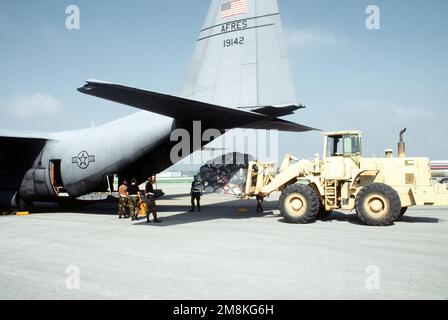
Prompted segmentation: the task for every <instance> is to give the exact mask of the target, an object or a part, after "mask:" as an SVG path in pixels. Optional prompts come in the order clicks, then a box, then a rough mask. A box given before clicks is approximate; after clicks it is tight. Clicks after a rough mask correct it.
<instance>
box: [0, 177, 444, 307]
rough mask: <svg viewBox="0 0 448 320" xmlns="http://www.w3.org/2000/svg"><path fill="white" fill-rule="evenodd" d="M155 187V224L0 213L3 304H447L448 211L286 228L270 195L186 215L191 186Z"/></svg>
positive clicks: (211, 199)
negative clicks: (375, 223)
mask: <svg viewBox="0 0 448 320" xmlns="http://www.w3.org/2000/svg"><path fill="white" fill-rule="evenodd" d="M163 188H164V191H165V192H166V193H167V196H165V197H164V198H163V199H161V200H160V201H158V206H159V216H160V218H161V219H162V220H163V222H162V223H161V224H153V223H152V224H149V225H147V224H146V221H145V220H144V219H142V220H140V221H137V222H132V221H130V220H119V219H118V218H117V215H116V207H115V205H111V204H107V205H103V204H101V205H99V204H97V205H94V206H91V207H88V208H86V209H83V210H72V212H60V211H61V209H58V208H57V207H54V206H51V205H44V206H40V207H37V208H36V209H35V211H34V212H32V214H31V215H29V216H20V217H19V216H0V241H1V246H0V299H114V300H123V299H125V300H129V299H131V300H140V299H150V300H160V299H168V300H171V299H181V300H182V299H216V300H230V299H274V300H278V299H287V300H290V299H442V300H446V299H448V208H436V207H425V208H422V207H419V208H412V209H410V210H409V211H408V213H407V214H406V215H405V216H404V217H403V218H402V219H401V220H400V221H397V222H396V223H395V224H394V225H392V226H388V227H369V226H365V225H362V224H361V223H360V222H359V220H358V218H357V217H356V215H355V214H353V213H342V212H335V213H333V214H332V215H331V216H330V218H329V219H327V220H325V221H320V220H319V221H316V222H315V223H313V224H309V225H294V224H288V223H285V221H284V220H283V219H282V217H281V216H280V215H279V212H278V210H277V209H276V208H277V202H276V201H275V198H273V199H271V200H268V201H266V202H265V209H266V212H265V213H263V214H260V213H256V212H255V207H256V205H255V201H253V200H252V201H243V200H237V199H235V198H232V197H226V196H220V195H215V194H213V195H207V196H204V197H203V208H202V212H195V213H191V212H188V210H189V209H190V208H189V195H188V191H189V185H188V184H173V185H168V184H167V185H165V186H163ZM241 208H248V211H247V212H243V211H244V210H243V211H242V210H239V209H241Z"/></svg>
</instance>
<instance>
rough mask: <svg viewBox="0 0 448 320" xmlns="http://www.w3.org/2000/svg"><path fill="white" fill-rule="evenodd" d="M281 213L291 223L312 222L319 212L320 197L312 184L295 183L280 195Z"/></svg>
mask: <svg viewBox="0 0 448 320" xmlns="http://www.w3.org/2000/svg"><path fill="white" fill-rule="evenodd" d="M279 202H280V213H281V214H282V215H283V217H284V218H285V219H286V221H287V222H289V223H311V222H313V221H314V220H316V216H317V214H318V212H319V203H320V200H319V197H318V196H317V194H316V192H315V191H314V190H313V188H311V187H310V186H307V185H304V184H293V185H290V186H288V187H287V188H286V189H285V190H283V192H282V194H281V196H280V200H279Z"/></svg>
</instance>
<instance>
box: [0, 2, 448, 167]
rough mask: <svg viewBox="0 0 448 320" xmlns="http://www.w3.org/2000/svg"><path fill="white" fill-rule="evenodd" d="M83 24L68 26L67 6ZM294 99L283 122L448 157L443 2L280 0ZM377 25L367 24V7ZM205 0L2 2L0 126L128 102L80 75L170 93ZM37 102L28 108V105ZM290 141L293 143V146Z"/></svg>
mask: <svg viewBox="0 0 448 320" xmlns="http://www.w3.org/2000/svg"><path fill="white" fill-rule="evenodd" d="M71 4H75V5H77V6H79V8H80V10H81V29H80V30H76V31H69V30H67V29H66V28H65V20H66V17H67V15H66V13H65V9H66V7H67V6H68V5H71ZM279 4H280V9H281V13H282V17H283V24H284V29H285V33H286V41H287V44H288V48H289V55H290V60H291V65H292V68H293V73H294V79H295V83H296V87H297V93H298V97H299V100H300V101H302V102H304V103H306V105H307V106H308V108H307V109H306V110H303V111H299V112H298V113H297V114H296V115H294V116H291V117H289V118H288V119H289V120H292V121H297V122H299V123H303V124H308V125H310V126H314V127H317V128H321V129H325V130H334V129H360V130H363V131H364V132H365V142H364V144H365V147H364V150H365V153H366V155H372V154H376V155H381V154H382V153H383V150H384V149H385V148H387V147H392V148H394V149H396V143H397V140H398V131H399V130H400V129H401V127H404V126H407V127H408V128H409V134H408V136H407V140H408V141H407V144H408V151H409V154H410V155H414V156H429V157H430V158H432V159H436V158H437V159H442V158H443V159H446V158H448V139H447V138H448V126H447V125H446V120H447V118H448V103H447V101H448V75H447V72H448V62H447V57H448V32H447V31H448V19H446V15H447V13H448V2H447V1H445V0H430V1H423V0H410V1H404V0H384V1H383V0H381V1H380V0H371V1H363V0H342V1H333V0H313V1H311V0H308V1H304V0H279ZM370 4H374V5H377V6H378V7H379V8H380V10H381V29H380V30H377V31H369V30H367V28H366V27H365V20H366V17H367V15H366V14H365V9H366V7H367V6H368V5H370ZM208 6H209V0H190V1H180V0H176V1H153V0H144V1H143V0H131V1H124V0H107V1H106V0H101V1H100V0H98V1H84V0H82V1H81V0H78V1H76V0H72V1H61V0H42V1H33V2H31V1H24V0H18V1H1V2H0V88H1V89H0V110H1V114H2V116H1V118H0V129H18V130H19V129H20V130H21V129H29V130H39V131H58V130H64V129H75V128H81V127H89V126H90V125H91V123H92V122H94V123H96V125H100V124H103V123H106V122H108V121H111V120H114V119H116V118H118V117H121V116H124V115H126V114H130V113H132V112H135V110H134V109H132V108H129V107H126V106H121V105H118V104H114V103H111V102H107V101H102V100H99V99H95V98H93V97H89V96H84V95H82V94H80V93H78V92H77V91H76V90H75V89H76V88H77V87H79V86H80V85H82V84H83V80H85V79H90V78H94V79H101V80H106V81H113V82H119V83H123V84H127V85H130V86H136V87H140V88H146V89H149V90H153V91H161V92H165V93H171V94H177V93H178V92H179V90H180V87H181V85H182V82H183V79H184V76H185V74H186V71H187V66H188V62H189V60H190V57H191V54H192V52H193V49H194V44H195V40H196V37H197V34H198V32H199V30H200V28H201V27H202V24H203V20H204V18H205V15H206V13H207V10H208ZM30 106H33V107H34V109H33V110H36V111H35V112H25V111H26V110H29V109H25V108H29V107H30ZM281 138H282V139H281V142H280V153H281V154H284V153H287V152H290V153H294V154H297V155H298V156H300V157H310V156H312V155H313V154H315V153H320V152H321V140H322V139H321V133H306V134H289V133H288V134H286V133H285V134H283V133H282V134H281ZM291 146H294V150H291Z"/></svg>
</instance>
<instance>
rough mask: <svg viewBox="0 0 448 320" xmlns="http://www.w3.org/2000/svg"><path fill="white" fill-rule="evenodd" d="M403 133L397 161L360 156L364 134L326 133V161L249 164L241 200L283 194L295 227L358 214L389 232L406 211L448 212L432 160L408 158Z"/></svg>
mask: <svg viewBox="0 0 448 320" xmlns="http://www.w3.org/2000/svg"><path fill="white" fill-rule="evenodd" d="M405 131H406V129H403V130H402V131H401V132H400V142H399V143H398V155H397V156H396V157H394V156H393V150H391V149H388V150H386V151H385V155H384V157H380V158H376V157H371V158H367V157H363V156H362V133H361V132H360V131H337V132H325V133H324V150H323V156H322V159H320V158H319V156H317V157H316V158H315V159H314V160H299V159H297V158H295V157H294V156H292V155H287V156H286V157H285V159H284V160H283V162H282V164H281V166H280V168H279V169H277V168H276V163H275V162H269V163H262V162H259V161H251V162H250V163H249V167H248V175H247V181H246V185H245V192H244V195H243V198H246V199H248V198H250V197H253V196H261V197H266V196H269V195H270V194H271V193H273V192H275V191H280V192H281V195H280V200H279V210H280V212H281V214H282V215H283V217H284V218H285V219H286V220H287V221H288V222H291V223H310V222H313V221H314V220H315V219H316V218H318V217H325V216H327V215H329V214H331V213H332V212H333V211H334V210H337V209H340V210H348V211H353V210H355V211H356V214H357V216H358V217H359V219H361V221H362V222H364V223H365V224H367V225H371V226H385V225H390V224H392V223H393V222H394V221H395V220H397V219H399V218H400V217H401V216H403V215H404V214H405V212H406V210H407V208H408V207H411V206H416V205H418V206H421V205H441V206H443V205H446V206H448V190H447V189H446V188H445V187H443V185H441V184H434V185H433V184H432V181H431V170H430V161H429V159H428V158H409V157H406V151H405V143H404V139H403V135H404V133H405Z"/></svg>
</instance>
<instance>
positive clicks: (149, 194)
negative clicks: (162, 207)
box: [145, 177, 162, 223]
mask: <svg viewBox="0 0 448 320" xmlns="http://www.w3.org/2000/svg"><path fill="white" fill-rule="evenodd" d="M152 183H153V178H152V177H148V182H147V183H146V187H145V199H146V203H147V204H148V210H147V211H146V222H147V223H151V220H150V219H149V218H150V215H151V213H152V215H153V217H154V222H156V223H159V222H162V220H159V219H158V218H157V206H156V195H155V193H154V187H153V186H152Z"/></svg>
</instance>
